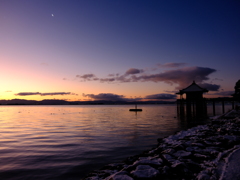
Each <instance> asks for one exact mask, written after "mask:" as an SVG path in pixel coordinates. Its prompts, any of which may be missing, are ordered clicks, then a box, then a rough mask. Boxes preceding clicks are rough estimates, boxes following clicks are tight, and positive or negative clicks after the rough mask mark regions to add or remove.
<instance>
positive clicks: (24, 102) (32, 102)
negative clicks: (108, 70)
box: [0, 99, 175, 105]
mask: <svg viewBox="0 0 240 180" xmlns="http://www.w3.org/2000/svg"><path fill="white" fill-rule="evenodd" d="M174 103H175V101H136V102H127V101H104V100H99V101H65V100H59V99H45V100H42V101H35V100H25V99H11V100H0V105H97V104H106V105H107V104H174Z"/></svg>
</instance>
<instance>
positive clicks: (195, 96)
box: [176, 81, 208, 117]
mask: <svg viewBox="0 0 240 180" xmlns="http://www.w3.org/2000/svg"><path fill="white" fill-rule="evenodd" d="M205 92H208V90H207V89H205V88H202V87H200V86H199V85H197V84H196V83H195V81H193V83H192V84H191V85H190V86H188V87H186V88H184V89H182V90H180V91H179V92H178V93H176V94H179V95H180V100H178V101H180V103H178V106H179V105H180V113H185V110H184V109H185V108H184V106H185V104H186V113H187V115H188V116H192V115H194V116H198V117H200V116H201V117H202V116H206V114H207V110H206V101H205V99H204V98H203V93H205ZM183 94H186V100H184V98H183ZM181 111H184V112H181Z"/></svg>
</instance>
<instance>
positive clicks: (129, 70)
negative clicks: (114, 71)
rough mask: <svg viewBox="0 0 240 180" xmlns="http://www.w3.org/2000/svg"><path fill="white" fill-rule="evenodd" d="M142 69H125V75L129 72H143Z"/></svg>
mask: <svg viewBox="0 0 240 180" xmlns="http://www.w3.org/2000/svg"><path fill="white" fill-rule="evenodd" d="M143 72H144V71H143V69H136V68H130V69H128V70H127V71H126V73H125V75H126V76H127V75H130V74H140V73H143Z"/></svg>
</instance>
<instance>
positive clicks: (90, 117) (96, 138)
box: [0, 105, 219, 180]
mask: <svg viewBox="0 0 240 180" xmlns="http://www.w3.org/2000/svg"><path fill="white" fill-rule="evenodd" d="M138 107H139V108H142V109H143V111H142V112H138V113H135V112H129V109H130V108H134V107H133V106H131V105H79V106H0V179H4V180H5V179H11V180H18V179H21V180H22V179H34V180H37V179H81V178H83V177H84V176H86V174H87V173H89V172H90V171H92V170H94V169H98V168H100V167H102V166H103V165H105V164H108V163H113V162H120V161H122V160H124V158H126V157H128V156H132V155H136V154H139V153H141V152H142V151H144V150H149V149H151V147H154V146H156V145H157V138H162V137H166V136H168V135H171V134H173V133H175V132H176V131H179V130H182V129H186V128H188V127H190V126H193V125H195V124H189V122H186V121H181V120H179V119H178V118H177V108H176V105H139V106H138ZM217 113H219V111H218V110H217Z"/></svg>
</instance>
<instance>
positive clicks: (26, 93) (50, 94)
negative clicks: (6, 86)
mask: <svg viewBox="0 0 240 180" xmlns="http://www.w3.org/2000/svg"><path fill="white" fill-rule="evenodd" d="M34 95H39V96H57V95H77V94H75V93H71V92H50V93H40V92H20V93H17V94H15V96H34Z"/></svg>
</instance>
